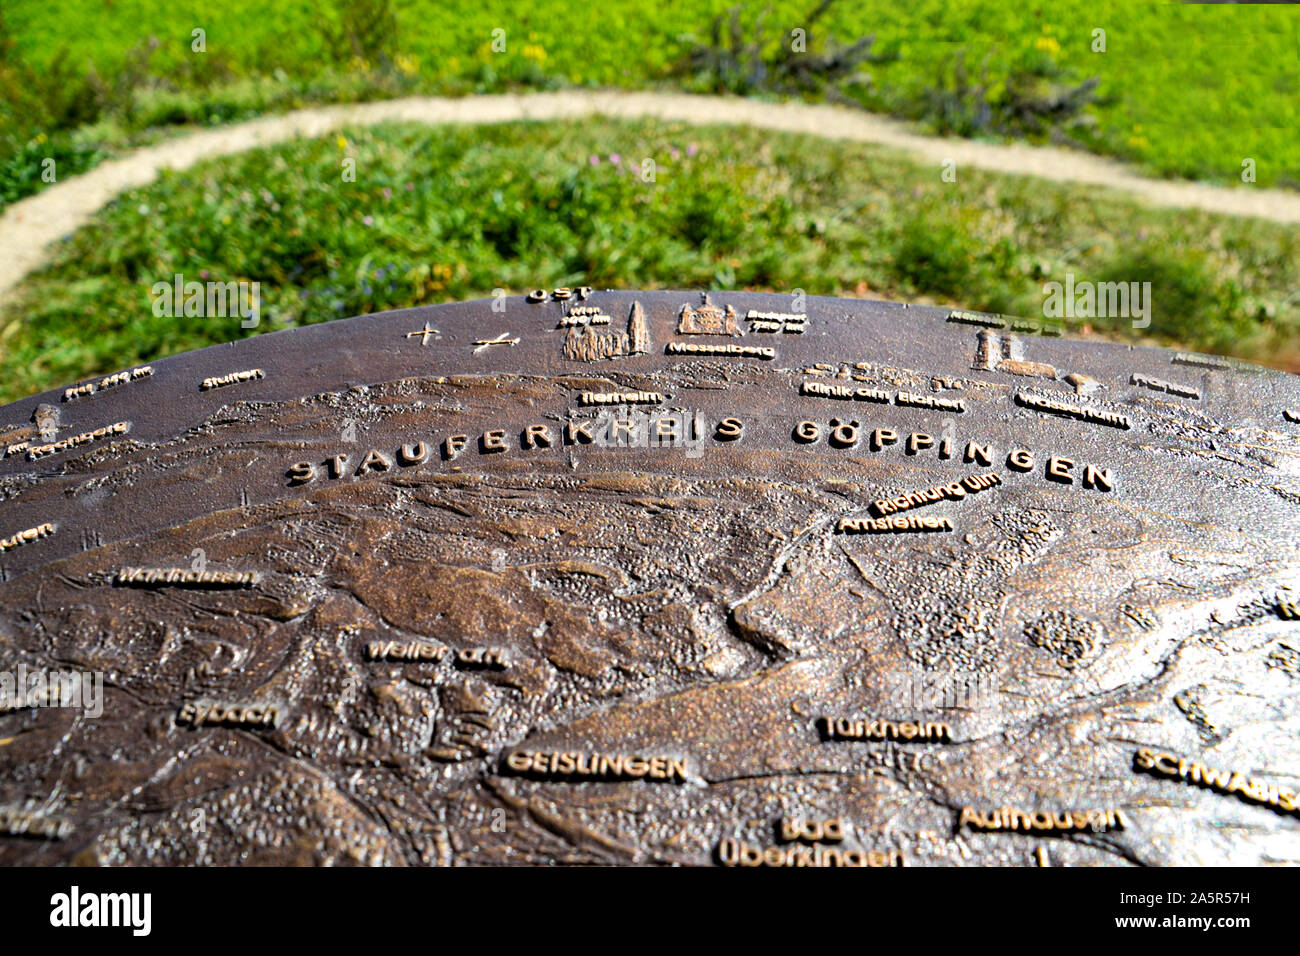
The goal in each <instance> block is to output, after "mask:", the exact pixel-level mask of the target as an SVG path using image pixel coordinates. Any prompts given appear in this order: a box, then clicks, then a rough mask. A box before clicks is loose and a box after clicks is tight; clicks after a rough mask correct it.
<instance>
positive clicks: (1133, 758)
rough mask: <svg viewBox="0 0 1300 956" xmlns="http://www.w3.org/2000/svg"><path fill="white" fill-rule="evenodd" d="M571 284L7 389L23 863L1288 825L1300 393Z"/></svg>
mask: <svg viewBox="0 0 1300 956" xmlns="http://www.w3.org/2000/svg"><path fill="white" fill-rule="evenodd" d="M1049 331H1050V330H1049V329H1045V328H1043V327H1042V326H1041V324H1039V323H1032V322H1027V323H1026V322H1018V321H1017V320H1012V319H1007V318H1004V317H1000V316H992V315H985V314H981V313H970V312H952V311H950V310H947V309H937V308H919V307H913V308H908V307H906V306H903V305H898V304H889V303H873V302H859V301H842V300H835V299H819V298H812V297H810V298H808V299H807V300H806V301H803V300H802V299H799V298H792V297H790V296H778V295H756V294H755V295H751V294H739V293H724V292H714V293H711V294H709V295H708V296H704V295H702V294H700V293H686V292H647V293H634V292H602V291H593V290H589V289H572V290H569V289H558V290H536V291H534V292H532V293H530V294H529V295H527V296H521V297H517V298H510V299H496V300H492V301H483V302H469V303H463V304H454V305H445V306H438V307H434V308H428V309H416V310H410V311H404V312H395V313H387V314H382V315H374V316H365V317H361V318H355V319H350V320H347V321H343V322H336V323H332V324H329V325H323V326H313V327H309V328H303V329H297V330H293V331H287V332H281V333H275V334H271V335H264V336H259V337H257V338H253V339H247V340H244V341H240V342H237V343H234V344H232V345H229V346H223V347H217V348H209V349H204V350H202V351H199V352H194V353H190V354H186V355H180V356H177V357H174V358H169V359H164V360H161V361H158V362H156V363H154V364H152V365H150V366H143V367H137V368H130V369H126V370H124V371H122V372H120V373H118V374H115V375H112V376H108V377H105V378H97V379H95V380H92V381H87V382H81V383H73V384H72V385H70V386H69V387H68V388H67V389H65V390H60V391H57V392H50V393H47V394H44V395H39V396H33V397H32V398H29V399H26V400H24V401H21V402H17V403H15V404H13V405H10V406H8V407H7V408H5V409H3V410H2V412H0V428H2V429H3V434H0V442H2V443H3V444H2V445H0V451H2V452H3V453H4V457H3V459H2V460H0V486H2V488H3V504H0V577H2V581H0V602H2V603H3V608H4V611H5V613H4V616H3V619H2V620H0V673H2V675H3V676H0V694H3V697H0V862H3V863H8V864H14V863H40V864H54V863H67V862H80V863H102V864H127V863H138V864H167V865H170V864H196V863H201V864H212V863H216V864H231V863H290V864H325V863H363V864H411V865H473V864H544V863H557V862H558V863H602V864H609V863H681V864H712V865H724V866H740V867H757V866H868V867H886V866H904V865H906V866H921V865H975V864H1020V865H1044V864H1046V865H1089V864H1128V863H1138V862H1141V863H1152V864H1197V863H1248V864H1262V863H1272V862H1294V861H1296V860H1297V859H1300V796H1297V792H1298V790H1300V776H1297V774H1298V773H1300V770H1297V768H1298V767H1300V762H1298V758H1300V746H1298V745H1297V743H1296V739H1297V738H1296V734H1295V732H1294V728H1295V727H1296V721H1297V718H1298V717H1300V620H1298V618H1300V610H1297V602H1298V601H1300V534H1298V532H1300V421H1298V419H1300V380H1297V379H1296V378H1295V377H1294V376H1288V375H1286V374H1283V373H1280V372H1273V371H1268V370H1264V369H1259V368H1254V367H1250V366H1245V365H1241V364H1238V363H1235V362H1232V361H1229V360H1225V359H1219V358H1214V357H1210V356H1202V355H1193V354H1189V353H1179V352H1171V351H1162V350H1156V349H1145V348H1130V347H1127V346H1122V345H1108V344H1097V343H1080V342H1072V341H1068V340H1065V339H1062V338H1060V337H1057V336H1052V335H1048V334H1045V333H1046V332H1049Z"/></svg>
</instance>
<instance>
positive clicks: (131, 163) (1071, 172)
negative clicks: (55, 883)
mask: <svg viewBox="0 0 1300 956" xmlns="http://www.w3.org/2000/svg"><path fill="white" fill-rule="evenodd" d="M594 115H603V116H608V117H612V118H621V119H640V118H656V119H663V120H671V121H676V122H684V123H690V124H693V125H707V124H728V125H730V124H740V125H748V126H752V127H756V128H759V129H769V130H774V131H779V132H786V133H806V134H811V135H815V136H824V137H828V138H832V139H840V140H850V141H854V142H862V143H876V144H879V145H883V146H890V147H894V148H897V149H900V150H903V151H906V152H908V153H910V154H911V155H912V156H914V157H916V158H918V159H920V160H921V161H923V162H926V163H932V164H934V166H935V176H936V177H938V176H939V173H940V167H941V166H942V165H943V164H944V163H946V162H948V161H953V162H955V163H956V168H957V170H958V181H959V182H960V170H961V169H962V168H975V169H983V170H989V171H992V172H998V173H1007V174H1011V175H1020V176H1038V177H1042V178H1044V179H1049V180H1053V181H1055V182H1069V183H1088V184H1093V185H1097V186H1102V187H1105V188H1109V189H1115V190H1121V191H1123V192H1128V193H1132V194H1135V195H1137V196H1138V197H1140V198H1141V199H1143V200H1144V201H1146V202H1148V203H1151V204H1153V205H1158V206H1167V207H1174V208H1181V209H1199V210H1204V211H1206V212H1212V213H1218V214H1221V215H1228V216H1254V217H1258V218H1260V219H1267V220H1271V221H1273V222H1282V223H1300V193H1292V192H1285V191H1282V190H1276V189H1262V188H1256V187H1253V186H1242V187H1236V188H1225V187H1222V186H1209V185H1204V184H1201V183H1192V182H1167V181H1163V180H1155V179H1150V178H1147V177H1144V176H1141V175H1138V174H1137V173H1135V172H1133V171H1132V170H1130V169H1129V168H1127V167H1125V166H1124V165H1123V164H1121V163H1118V162H1115V161H1114V160H1109V159H1103V158H1100V157H1097V156H1092V155H1089V154H1086V153H1081V152H1077V151H1073V150H1066V149H1057V148H1052V147H1037V146H1026V145H1015V144H1011V145H1002V144H992V143H981V142H975V141H971V140H964V139H946V138H939V137H930V136H924V135H920V134H918V133H915V132H912V131H911V130H910V129H909V128H908V127H907V126H905V125H904V124H902V123H899V122H897V121H894V120H889V119H885V118H882V117H879V116H875V115H872V114H869V113H863V112H861V111H858V110H851V109H847V108H843V107H837V106H827V105H811V104H805V103H764V102H759V101H756V100H746V99H738V98H722V97H711V96H692V95H688V94H682V93H657V92H641V93H623V92H588V91H565V92H560V93H529V94H520V95H500V96H471V97H465V98H463V99H441V98H437V97H415V98H411V99H403V100H388V101H384V102H378V103H359V104H351V105H344V106H327V107H319V108H314V109H304V110H298V111H295V112H292V113H287V114H284V115H280V116H268V117H264V118H262V119H257V120H251V121H249V122H246V123H239V124H235V125H232V126H224V127H221V128H218V129H213V130H203V131H200V132H195V133H191V134H189V135H186V136H182V137H180V138H177V139H175V140H171V141H168V142H165V143H160V144H158V145H156V146H149V147H144V148H142V149H139V150H137V151H135V152H133V153H131V154H130V155H128V156H125V157H123V158H121V159H117V160H113V161H110V162H106V163H104V164H102V165H100V166H98V167H96V168H95V169H93V170H91V171H90V172H88V173H86V174H84V175H82V176H76V177H74V178H71V179H68V180H66V181H64V182H60V183H56V184H55V185H53V186H51V187H49V188H48V189H46V190H45V191H43V192H41V193H38V194H37V195H35V196H31V197H28V198H27V199H24V200H22V201H20V202H17V203H14V204H13V205H11V206H9V207H8V208H7V209H6V210H5V212H4V214H3V215H0V298H3V297H4V296H5V295H7V294H8V292H9V291H10V290H11V289H12V288H14V286H16V285H17V284H18V283H19V282H20V281H21V280H22V278H23V277H24V276H25V275H27V274H28V273H29V272H31V271H32V270H34V269H36V268H37V267H38V266H40V265H41V263H43V262H44V261H45V258H46V256H47V247H48V245H49V244H50V243H51V242H54V241H55V240H57V239H59V238H61V237H62V236H66V235H68V234H69V233H71V232H74V231H75V230H76V229H78V228H79V227H81V226H82V225H84V224H85V223H86V222H88V221H89V220H90V218H91V217H92V216H93V215H94V214H95V213H96V211H98V210H99V209H101V208H102V207H103V206H104V205H105V204H106V203H108V202H109V201H110V200H111V199H113V197H114V196H116V195H118V194H119V193H121V192H124V191H125V190H128V189H132V188H135V187H137V186H142V185H145V184H147V183H149V182H151V181H152V180H153V179H154V178H155V177H156V176H157V175H158V172H159V170H162V169H184V168H186V167H189V166H192V165H194V164H195V163H197V162H200V161H201V160H204V159H210V158H212V157H214V156H223V155H229V154H232V153H239V152H243V151H245V150H249V149H254V148H256V147H259V146H266V145H269V144H273V143H279V142H282V141H284V140H287V139H291V138H293V137H295V136H308V137H311V136H322V135H325V134H327V133H330V132H332V131H334V130H337V129H340V128H343V127H348V126H365V125H370V124H374V123H384V122H415V123H465V124H485V123H504V122H510V121H517V120H564V119H580V118H583V117H588V116H594Z"/></svg>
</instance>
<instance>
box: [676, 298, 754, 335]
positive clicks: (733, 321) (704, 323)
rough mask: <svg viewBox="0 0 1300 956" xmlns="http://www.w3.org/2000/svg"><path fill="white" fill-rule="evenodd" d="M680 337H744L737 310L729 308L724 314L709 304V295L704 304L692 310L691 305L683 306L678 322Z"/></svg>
mask: <svg viewBox="0 0 1300 956" xmlns="http://www.w3.org/2000/svg"><path fill="white" fill-rule="evenodd" d="M677 334H678V335H744V334H745V333H744V332H742V331H741V330H740V320H739V317H738V316H737V315H736V310H735V309H734V308H732V307H731V306H727V311H725V312H723V311H722V310H721V309H719V308H718V307H717V306H716V305H713V304H712V303H710V302H709V294H708V293H707V292H706V293H705V294H704V304H703V305H701V306H700V307H699V308H698V309H692V308H691V307H690V305H689V304H687V305H683V306H682V311H681V313H680V314H679V317H678V320H677Z"/></svg>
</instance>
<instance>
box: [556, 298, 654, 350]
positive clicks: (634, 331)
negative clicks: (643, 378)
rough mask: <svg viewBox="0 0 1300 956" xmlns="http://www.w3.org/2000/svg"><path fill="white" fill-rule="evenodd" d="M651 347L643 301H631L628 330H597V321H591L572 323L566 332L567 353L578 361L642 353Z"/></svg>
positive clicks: (565, 345)
mask: <svg viewBox="0 0 1300 956" xmlns="http://www.w3.org/2000/svg"><path fill="white" fill-rule="evenodd" d="M648 351H650V332H649V330H648V328H647V326H646V320H645V310H644V309H642V308H641V303H640V302H633V303H632V311H631V312H630V314H629V315H628V318H627V331H626V332H617V331H612V330H606V329H604V328H601V329H600V331H597V326H596V324H594V323H588V324H586V325H575V326H570V327H569V331H568V332H567V333H566V334H565V336H564V357H565V358H566V359H571V360H573V361H576V362H594V361H597V360H599V359H610V358H620V357H622V356H624V355H642V354H644V353H646V352H648Z"/></svg>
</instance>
